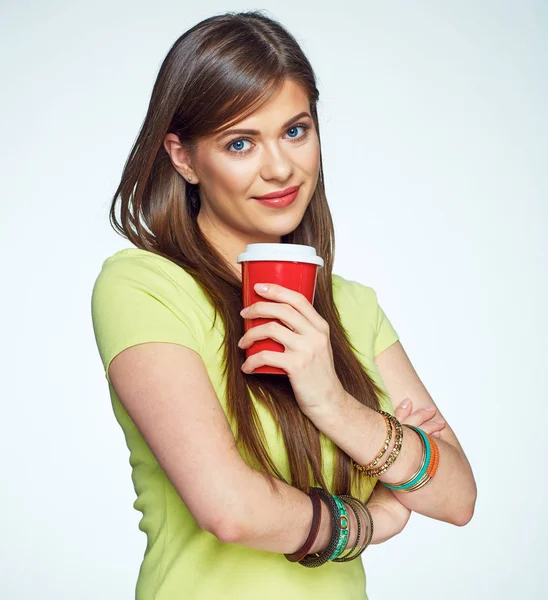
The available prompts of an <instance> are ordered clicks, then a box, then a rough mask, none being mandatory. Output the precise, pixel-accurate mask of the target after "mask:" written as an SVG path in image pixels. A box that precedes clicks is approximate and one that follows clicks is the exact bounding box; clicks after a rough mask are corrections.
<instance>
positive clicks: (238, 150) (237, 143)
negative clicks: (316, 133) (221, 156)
mask: <svg viewBox="0 0 548 600" xmlns="http://www.w3.org/2000/svg"><path fill="white" fill-rule="evenodd" d="M299 129H302V130H303V133H302V135H289V139H290V140H291V141H295V142H300V141H301V140H303V139H305V138H306V137H307V135H308V129H310V125H305V124H304V123H303V124H299V125H293V126H292V127H290V128H289V129H288V130H287V133H288V134H289V133H290V132H298V130H299ZM245 142H251V140H250V139H248V138H238V139H236V140H232V142H230V143H229V144H228V146H226V149H227V150H228V152H230V153H232V154H247V153H248V152H250V151H251V150H252V149H251V148H248V149H247V150H244V148H243V146H242V144H245Z"/></svg>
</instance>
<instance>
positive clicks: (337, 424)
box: [309, 341, 477, 525]
mask: <svg viewBox="0 0 548 600" xmlns="http://www.w3.org/2000/svg"><path fill="white" fill-rule="evenodd" d="M375 362H376V364H377V367H378V369H379V373H380V375H381V377H382V379H383V382H384V383H385V386H386V389H387V392H388V394H389V396H390V397H391V398H392V399H393V402H394V408H396V409H397V408H398V407H399V406H400V403H401V401H402V400H403V399H404V398H405V397H407V396H408V397H410V398H413V402H414V405H415V406H416V407H417V408H419V409H420V408H425V407H427V406H433V407H435V408H436V413H435V414H436V415H437V417H438V418H439V417H441V413H440V412H439V410H438V409H437V407H436V405H435V404H434V401H433V400H432V397H431V396H430V394H429V393H428V391H427V390H426V388H425V387H424V385H423V383H422V382H421V380H420V379H419V377H418V375H417V373H416V371H415V369H414V368H413V366H412V364H411V362H410V360H409V358H408V357H407V354H406V353H405V351H404V349H403V346H402V345H401V342H399V341H397V342H395V343H394V344H392V345H391V346H389V347H388V348H387V349H386V350H384V351H383V352H381V353H380V354H379V355H377V356H376V357H375ZM309 417H310V418H311V419H312V420H313V421H314V423H315V424H316V426H317V427H318V429H320V430H321V431H323V433H324V434H325V435H327V436H328V437H329V438H331V439H332V440H333V442H334V443H335V444H337V445H338V446H339V447H340V448H342V449H343V450H344V451H345V452H346V453H347V454H348V455H349V456H351V457H352V458H353V459H354V460H355V461H356V462H357V463H358V464H367V463H369V462H371V461H372V460H373V458H374V457H375V455H376V453H377V452H378V450H379V448H380V447H381V446H382V444H383V440H384V439H385V436H386V427H385V423H384V419H383V417H382V416H381V415H379V414H378V413H376V412H375V411H373V410H371V409H370V408H368V407H366V406H364V405H363V404H361V403H360V402H358V401H357V400H356V399H355V398H354V397H353V396H351V395H350V394H347V393H346V392H343V394H342V395H341V398H340V401H339V402H338V403H337V404H336V405H335V404H334V405H333V408H332V409H331V408H327V409H324V410H322V411H318V412H317V413H316V414H315V415H309ZM364 432H367V433H368V435H364ZM403 435H404V437H403V444H402V449H401V451H400V454H399V455H398V458H397V460H396V461H395V462H394V464H393V465H392V466H391V467H390V468H389V469H388V471H386V473H384V474H383V475H381V476H380V477H379V479H380V480H381V481H384V482H385V483H389V484H394V483H399V482H401V481H404V480H406V479H407V478H408V477H409V476H410V475H411V474H412V473H414V472H415V471H416V469H417V468H418V466H419V464H420V462H421V453H422V446H421V442H420V439H419V437H418V435H417V434H416V433H415V432H414V431H411V430H409V429H407V428H406V427H404V434H403ZM394 437H395V436H394ZM394 437H393V439H392V441H391V443H390V447H389V449H388V452H391V451H392V448H393V447H394V441H395V440H394ZM436 443H437V445H438V447H439V450H440V462H439V468H438V471H437V473H436V475H435V477H434V478H433V479H432V480H431V481H430V482H429V483H428V484H427V485H425V486H424V487H423V488H421V489H420V490H417V491H415V492H412V493H403V492H395V493H394V495H395V496H397V498H398V500H399V502H401V503H402V504H403V505H404V506H406V507H407V508H409V509H410V510H414V511H416V512H418V513H421V514H423V515H425V516H428V517H432V518H434V519H438V520H441V521H446V522H448V523H452V524H454V525H465V524H466V523H468V522H469V521H470V519H471V518H472V515H473V513H474V505H475V502H476V495H477V490H476V483H475V480H474V476H473V473H472V469H471V467H470V464H469V462H468V459H467V458H466V455H465V454H464V451H463V449H462V447H461V445H460V443H459V441H458V440H457V438H456V436H455V434H454V432H453V430H452V429H451V428H450V427H449V424H447V423H446V426H445V428H444V429H443V431H442V432H441V434H440V437H439V438H437V440H436ZM387 455H388V454H387Z"/></svg>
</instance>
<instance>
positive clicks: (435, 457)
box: [407, 434, 440, 492]
mask: <svg viewBox="0 0 548 600" xmlns="http://www.w3.org/2000/svg"><path fill="white" fill-rule="evenodd" d="M426 436H427V437H428V440H429V441H430V444H431V445H432V456H431V457H430V462H429V464H428V468H427V470H426V474H425V475H424V477H423V478H422V479H421V480H420V481H419V482H418V483H417V484H416V485H414V486H413V487H412V488H409V490H407V491H408V492H414V491H415V490H420V488H421V487H423V486H425V485H426V484H427V483H428V482H429V481H430V479H432V477H433V476H434V474H435V472H436V471H437V469H438V464H439V460H440V454H439V448H438V446H437V444H436V442H435V441H434V440H433V439H432V438H431V437H430V436H429V435H428V434H426Z"/></svg>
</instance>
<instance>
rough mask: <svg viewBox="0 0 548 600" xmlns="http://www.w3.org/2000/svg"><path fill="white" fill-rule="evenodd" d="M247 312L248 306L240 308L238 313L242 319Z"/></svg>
mask: <svg viewBox="0 0 548 600" xmlns="http://www.w3.org/2000/svg"><path fill="white" fill-rule="evenodd" d="M248 311H249V306H247V307H246V308H242V310H241V311H240V314H241V315H242V317H243V316H244V315H246V314H247V312H248Z"/></svg>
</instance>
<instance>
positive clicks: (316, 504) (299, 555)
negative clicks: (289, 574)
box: [285, 488, 322, 562]
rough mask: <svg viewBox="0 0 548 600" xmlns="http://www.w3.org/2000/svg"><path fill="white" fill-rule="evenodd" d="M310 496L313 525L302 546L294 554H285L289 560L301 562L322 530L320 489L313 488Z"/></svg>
mask: <svg viewBox="0 0 548 600" xmlns="http://www.w3.org/2000/svg"><path fill="white" fill-rule="evenodd" d="M308 496H309V498H310V500H311V501H312V525H311V527H310V533H309V534H308V537H307V538H306V541H305V543H304V544H303V546H302V547H301V548H299V549H298V550H297V551H295V552H293V553H292V554H285V557H286V558H287V560H288V561H289V562H299V561H300V560H302V559H303V558H304V557H305V556H306V555H307V554H308V552H309V550H310V548H312V546H313V544H314V542H315V541H316V538H317V537H318V532H319V531H320V520H321V514H322V506H321V500H320V495H319V494H318V490H317V489H316V488H312V489H311V490H310V493H309V494H308Z"/></svg>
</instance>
